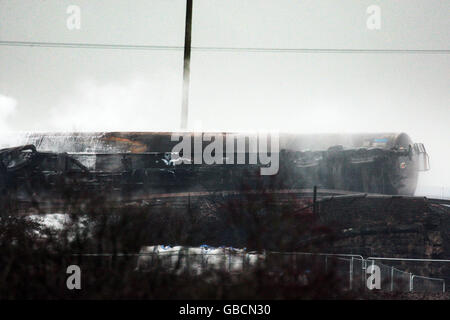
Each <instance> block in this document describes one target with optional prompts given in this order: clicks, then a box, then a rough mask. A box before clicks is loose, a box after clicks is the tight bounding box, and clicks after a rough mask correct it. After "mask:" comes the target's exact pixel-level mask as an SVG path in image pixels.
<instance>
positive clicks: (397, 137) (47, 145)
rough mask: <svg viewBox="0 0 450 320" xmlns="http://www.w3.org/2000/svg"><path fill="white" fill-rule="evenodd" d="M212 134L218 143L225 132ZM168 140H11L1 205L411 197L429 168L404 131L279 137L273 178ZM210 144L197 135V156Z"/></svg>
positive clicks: (130, 136)
mask: <svg viewBox="0 0 450 320" xmlns="http://www.w3.org/2000/svg"><path fill="white" fill-rule="evenodd" d="M180 135H181V134H180ZM193 135H194V136H195V135H200V136H202V135H203V134H193ZM212 135H213V136H215V137H216V139H217V137H224V136H225V135H226V134H223V133H217V134H212ZM171 136H172V134H171V133H124V132H119V133H112V132H111V133H77V134H69V133H51V134H50V133H49V134H38V133H33V134H24V135H22V136H20V137H19V138H18V139H17V140H18V141H20V143H21V144H22V146H19V147H11V148H6V149H2V150H0V190H1V198H2V199H1V200H0V201H1V203H0V204H1V205H2V206H5V205H8V203H9V204H11V201H12V202H14V201H17V202H28V203H34V204H37V205H38V204H40V203H47V204H48V203H52V202H57V201H62V199H64V197H67V196H68V195H70V197H74V196H76V195H79V196H80V197H89V196H90V195H93V194H95V195H98V194H99V193H103V194H104V195H106V197H107V198H110V199H113V200H117V199H120V200H133V199H143V198H145V197H147V196H151V195H153V196H155V195H158V194H162V193H163V194H167V193H183V192H184V193H186V192H202V191H203V192H215V191H232V190H242V188H246V189H250V190H255V189H271V190H273V189H299V188H311V187H313V186H318V187H320V188H326V189H338V190H347V191H354V192H364V193H381V194H391V195H395V194H400V195H413V194H414V191H415V188H416V184H417V179H418V172H419V171H424V170H428V169H429V163H428V155H427V153H426V150H425V148H424V146H423V144H421V143H413V142H412V140H411V138H410V137H409V136H408V135H407V134H405V133H400V134H391V133H388V134H348V135H336V134H334V135H333V134H322V135H295V134H281V135H279V149H278V150H279V152H278V153H277V154H275V152H274V151H271V152H272V154H271V156H272V158H273V157H274V156H276V157H278V160H279V169H278V170H277V173H276V174H274V175H261V174H260V169H261V167H264V166H266V167H267V165H262V164H258V163H256V164H255V163H253V164H252V163H251V161H250V163H249V161H245V162H244V163H242V162H241V163H239V161H234V164H229V162H227V161H217V162H219V164H218V163H214V164H204V163H203V164H195V163H194V161H193V160H194V157H195V156H196V155H195V152H199V151H198V149H196V147H195V146H194V144H195V142H194V141H192V150H193V152H192V153H191V154H174V153H173V152H172V151H173V148H174V146H175V145H176V144H177V143H178V141H172V140H173V139H171ZM234 136H235V137H238V138H240V139H245V141H246V142H245V146H246V149H245V154H243V155H241V156H243V157H245V159H249V158H250V157H252V152H251V151H250V150H255V149H251V146H250V144H251V142H250V141H252V135H251V134H235V135H234ZM197 141H198V140H197ZM190 143H191V142H190ZM208 143H209V142H207V141H203V139H202V138H201V137H200V144H201V145H200V149H201V151H202V150H204V149H205V147H206V146H207V145H208ZM197 147H198V146H197ZM223 148H224V150H223V151H224V152H223V154H226V150H225V146H224V147H223ZM249 148H250V149H249ZM201 151H200V152H201ZM175 156H176V157H175ZM235 156H236V157H239V155H235ZM177 157H181V159H183V160H184V161H178V162H180V163H179V164H176V162H174V161H173V159H174V158H177ZM178 160H180V159H178ZM221 162H222V164H220V163H221ZM6 199H9V200H6ZM8 201H9V202H8ZM7 202H8V203H7Z"/></svg>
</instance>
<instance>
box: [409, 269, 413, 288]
mask: <svg viewBox="0 0 450 320" xmlns="http://www.w3.org/2000/svg"><path fill="white" fill-rule="evenodd" d="M413 290H414V275H413V274H412V273H410V274H409V292H413Z"/></svg>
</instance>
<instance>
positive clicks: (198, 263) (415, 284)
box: [137, 246, 446, 293]
mask: <svg viewBox="0 0 450 320" xmlns="http://www.w3.org/2000/svg"><path fill="white" fill-rule="evenodd" d="M299 257H303V258H302V259H299ZM306 257H309V258H310V260H314V262H315V265H314V266H315V267H314V270H313V272H331V271H332V272H335V274H336V275H337V276H338V277H339V278H340V279H341V280H342V283H343V285H344V286H345V287H346V288H348V289H349V290H368V283H367V281H368V278H369V277H370V275H371V274H370V273H368V272H369V271H370V272H372V270H373V267H372V268H369V267H370V266H371V265H372V266H377V267H378V268H379V274H378V275H377V276H378V277H379V279H378V281H379V288H377V289H380V290H383V291H392V292H426V293H439V292H445V290H446V288H445V280H444V279H441V278H434V277H426V276H422V275H416V274H412V273H409V272H405V271H403V270H399V269H397V268H395V267H393V266H389V265H386V264H383V263H380V262H379V260H381V259H384V258H363V257H362V256H360V255H353V254H326V253H307V252H264V253H256V252H246V251H245V250H243V249H233V248H210V247H207V246H203V247H198V248H190V247H164V246H152V247H144V248H142V250H141V252H140V253H139V254H138V260H137V270H149V269H151V268H154V267H156V266H159V267H162V268H164V269H165V270H178V271H180V272H181V271H186V270H189V271H190V272H193V273H195V274H201V273H202V272H205V271H206V270H220V271H226V272H232V273H240V272H245V271H248V270H250V269H252V268H254V267H256V266H258V265H259V266H261V265H266V266H267V265H268V264H269V261H271V263H270V266H271V267H274V263H273V262H274V261H275V262H276V264H277V265H279V266H282V267H281V268H279V271H280V272H283V267H284V268H285V267H286V266H289V267H297V266H298V263H299V260H302V261H303V263H304V261H305V258H306ZM309 258H307V259H306V260H308V259H309ZM397 260H401V259H397ZM437 261H445V260H437ZM275 269H276V267H275ZM303 269H304V270H305V268H303ZM320 269H321V270H320ZM304 270H303V271H304ZM306 271H308V268H306Z"/></svg>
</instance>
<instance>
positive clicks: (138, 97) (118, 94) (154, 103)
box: [50, 79, 181, 132]
mask: <svg viewBox="0 0 450 320" xmlns="http://www.w3.org/2000/svg"><path fill="white" fill-rule="evenodd" d="M169 89H170V86H168V85H167V83H166V81H164V79H162V80H161V81H149V80H143V79H133V80H130V81H127V82H125V83H124V82H108V83H98V82H96V81H92V80H87V81H84V82H83V83H81V84H80V85H79V86H78V88H77V89H76V90H75V92H74V94H73V95H72V96H69V97H66V98H65V99H64V100H63V101H61V102H60V103H57V104H56V106H55V107H54V108H53V109H52V110H51V113H50V116H51V124H50V126H51V127H52V129H53V130H55V131H78V132H80V131H84V132H86V131H152V130H168V129H173V128H174V127H176V126H177V125H178V122H179V116H178V115H179V111H177V110H175V109H179V108H180V97H179V96H177V95H174V94H173V92H172V94H170V92H168V90H169ZM169 91H170V90H169ZM180 93H181V90H180Z"/></svg>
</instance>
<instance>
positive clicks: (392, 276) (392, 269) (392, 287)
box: [391, 266, 394, 291]
mask: <svg viewBox="0 0 450 320" xmlns="http://www.w3.org/2000/svg"><path fill="white" fill-rule="evenodd" d="M391 291H394V267H392V266H391Z"/></svg>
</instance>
